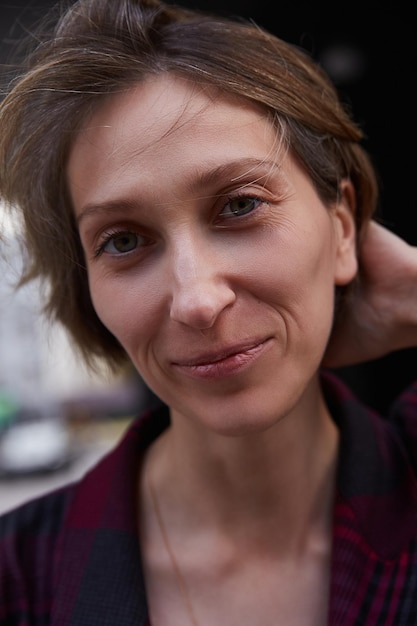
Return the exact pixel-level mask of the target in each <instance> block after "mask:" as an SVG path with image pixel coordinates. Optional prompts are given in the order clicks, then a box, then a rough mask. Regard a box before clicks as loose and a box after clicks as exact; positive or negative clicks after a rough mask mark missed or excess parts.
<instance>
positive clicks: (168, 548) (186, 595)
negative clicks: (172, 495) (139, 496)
mask: <svg viewBox="0 0 417 626" xmlns="http://www.w3.org/2000/svg"><path fill="white" fill-rule="evenodd" d="M147 478H148V480H147V483H148V489H149V494H150V496H151V502H152V506H153V509H154V512H155V516H156V519H157V521H158V526H159V530H160V532H161V535H162V539H163V542H164V546H165V549H166V551H167V553H168V556H169V560H170V561H171V566H172V569H173V572H174V575H175V578H176V579H177V583H178V587H179V588H180V592H181V595H182V597H183V600H184V603H185V606H186V609H187V612H188V616H189V618H190V622H191V623H192V625H193V626H199V623H198V621H197V618H196V616H195V612H194V609H193V605H192V602H191V598H190V592H189V591H188V587H187V583H186V581H185V578H184V576H183V575H182V573H181V570H180V567H179V565H178V562H177V559H176V558H175V554H174V551H173V550H172V548H171V544H170V543H169V539H168V533H167V531H166V529H165V524H164V520H163V518H162V514H161V509H160V507H159V502H158V498H157V496H156V491H155V489H154V488H153V485H152V481H151V479H150V476H149V473H148V477H147Z"/></svg>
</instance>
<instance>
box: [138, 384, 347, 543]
mask: <svg viewBox="0 0 417 626" xmlns="http://www.w3.org/2000/svg"><path fill="white" fill-rule="evenodd" d="M306 404H307V405H308V407H309V409H308V411H303V410H302V408H299V409H298V410H295V411H294V412H292V413H291V414H288V415H287V416H285V417H284V418H281V419H280V420H278V421H277V422H276V423H275V425H274V426H273V427H271V428H269V429H267V430H266V431H263V432H259V433H251V434H250V435H242V436H237V437H224V436H222V435H218V434H216V433H213V432H207V430H204V429H203V428H201V427H200V426H199V425H196V424H195V423H194V422H193V421H191V420H189V419H186V418H183V417H182V416H180V415H177V414H175V413H174V414H173V418H172V426H171V427H170V429H169V430H168V431H167V432H166V433H165V434H164V435H162V436H161V437H160V438H159V439H158V440H157V441H156V443H155V444H154V445H153V446H152V448H151V450H150V452H149V454H148V457H147V460H146V468H145V473H148V475H149V476H151V479H152V482H153V484H154V486H155V489H156V490H157V492H158V495H159V498H160V499H161V501H162V502H163V504H164V510H165V512H166V515H169V518H170V519H169V520H168V523H169V524H170V527H171V528H175V527H177V528H183V529H187V531H188V532H189V531H193V532H199V533H200V532H204V529H207V528H217V529H219V530H220V532H222V531H224V532H228V530H229V529H234V531H233V533H234V537H235V539H236V541H237V542H238V541H239V539H240V534H241V538H242V541H244V542H245V549H246V550H247V549H248V538H249V539H250V538H252V539H253V541H254V545H255V544H256V549H257V550H258V551H259V545H260V542H262V541H263V540H264V541H265V542H267V541H268V539H269V537H274V540H275V546H276V548H277V549H281V550H293V551H303V550H304V549H305V547H306V545H307V544H308V543H309V542H310V540H311V538H312V537H313V538H316V537H323V536H327V535H328V534H329V533H330V528H329V524H330V523H331V511H332V505H333V493H334V479H335V471H336V459H337V445H338V434H337V429H336V427H335V425H334V424H333V422H332V420H331V418H330V415H329V414H328V411H327V408H326V407H325V404H324V401H323V399H322V397H321V394H318V396H317V398H316V401H315V402H314V403H313V404H312V403H311V397H310V398H309V401H308V403H306ZM272 527H273V528H274V532H273V533H271V532H268V530H269V529H270V528H272ZM280 539H281V541H280ZM279 546H280V548H279ZM265 549H267V550H269V549H270V546H268V545H265Z"/></svg>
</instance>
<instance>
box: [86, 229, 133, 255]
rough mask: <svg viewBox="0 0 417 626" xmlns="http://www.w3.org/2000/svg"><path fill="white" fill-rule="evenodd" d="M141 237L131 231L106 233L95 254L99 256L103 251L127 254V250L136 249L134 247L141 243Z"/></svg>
mask: <svg viewBox="0 0 417 626" xmlns="http://www.w3.org/2000/svg"><path fill="white" fill-rule="evenodd" d="M142 239H143V238H142V237H140V236H139V235H137V234H136V233H134V232H131V231H122V232H117V233H107V234H106V235H105V240H104V241H103V242H102V243H101V244H100V246H99V248H98V249H97V251H96V256H99V255H100V254H102V253H103V252H106V253H107V254H113V255H120V254H127V253H128V252H132V251H133V250H136V248H137V247H138V246H139V245H141V243H142Z"/></svg>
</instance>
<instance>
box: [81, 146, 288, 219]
mask: <svg viewBox="0 0 417 626" xmlns="http://www.w3.org/2000/svg"><path fill="white" fill-rule="evenodd" d="M280 170H281V164H280V163H278V162H276V161H273V160H266V159H264V160H260V159H256V158H252V157H250V158H249V157H248V158H243V159H237V160H235V161H230V162H227V163H224V164H221V165H218V166H216V167H214V168H212V169H209V170H207V168H206V167H204V170H203V171H201V172H199V171H198V170H194V171H193V172H192V174H190V175H189V176H187V178H188V179H189V181H188V183H187V184H186V189H187V191H188V192H189V193H192V194H194V193H197V192H198V191H199V190H200V189H201V188H202V187H205V186H210V185H212V184H214V183H216V182H217V181H218V180H219V179H229V180H230V183H238V182H239V180H242V187H245V186H246V185H250V184H253V183H255V182H258V181H260V180H263V179H267V178H268V177H269V176H271V174H272V173H274V174H277V173H279V172H280ZM134 208H137V205H136V203H135V202H132V201H131V200H125V199H122V198H120V199H114V200H109V201H104V202H99V203H88V204H86V205H85V206H84V207H83V208H82V209H81V211H80V213H79V215H78V216H77V218H76V223H77V225H78V226H79V225H80V223H81V222H82V221H83V220H84V219H86V218H87V217H89V216H90V215H94V214H111V213H115V212H119V211H120V210H125V211H131V210H133V209H134Z"/></svg>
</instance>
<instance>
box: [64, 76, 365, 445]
mask: <svg viewBox="0 0 417 626" xmlns="http://www.w3.org/2000/svg"><path fill="white" fill-rule="evenodd" d="M67 173H68V184H69V189H70V193H71V197H72V200H73V205H74V209H75V213H76V217H77V220H78V224H79V230H80V236H81V241H82V244H83V247H84V250H85V257H86V262H87V269H88V276H89V285H90V290H91V296H92V300H93V303H94V306H95V309H96V311H97V314H98V316H99V317H100V319H101V320H102V322H103V323H104V324H105V326H107V328H108V329H109V330H110V331H111V332H112V333H113V334H114V335H115V337H117V339H118V340H119V342H120V343H121V345H122V346H123V347H124V348H125V350H126V352H127V353H128V355H129V356H130V358H131V360H132V361H133V363H134V365H135V366H136V368H137V370H138V371H139V373H140V374H141V376H142V377H143V379H144V380H145V381H146V382H147V384H148V385H149V386H150V387H151V388H152V389H153V390H154V391H155V392H156V394H157V395H159V397H160V398H161V399H162V400H164V401H165V402H166V403H167V404H168V405H170V407H171V410H172V415H173V417H175V416H177V419H180V418H184V417H186V418H191V419H193V420H195V421H196V422H197V423H199V424H200V425H203V426H206V427H208V428H211V429H213V430H214V431H217V432H222V433H227V434H233V433H241V432H246V431H248V430H252V429H257V428H258V429H259V428H260V429H263V428H266V427H267V426H269V425H271V424H272V423H274V422H275V421H277V420H278V419H280V418H281V417H282V416H283V415H286V414H287V413H288V412H289V411H291V410H292V409H294V408H296V407H298V406H302V405H303V402H304V401H305V399H306V398H307V397H308V396H309V390H310V389H311V386H312V381H313V380H316V373H317V368H318V367H319V364H320V361H321V359H322V355H323V351H324V350H325V346H326V343H327V340H328V337H329V333H330V329H331V324H332V317H333V304H334V287H335V285H342V284H345V283H347V282H349V281H350V280H351V279H352V278H353V276H354V274H355V272H356V260H355V252H354V232H353V231H354V226H353V222H352V218H351V213H350V210H349V207H348V198H349V189H348V188H349V185H348V184H346V185H345V186H344V190H345V192H344V193H343V194H342V197H341V200H340V203H338V204H337V206H335V207H332V208H331V209H329V208H326V207H325V206H324V205H323V203H322V202H321V201H320V199H319V197H318V196H317V194H316V192H315V190H314V188H313V186H312V184H311V182H310V180H309V178H308V177H307V176H306V174H305V173H304V171H303V170H302V169H301V168H300V167H299V166H298V165H297V162H296V161H295V160H294V159H293V158H292V157H291V155H290V154H289V153H288V152H286V151H285V149H284V148H283V147H282V146H281V147H280V144H279V139H278V138H277V134H276V130H275V129H274V128H273V126H272V125H271V123H270V122H269V121H268V119H267V117H266V116H265V114H264V113H263V112H262V111H261V110H260V109H258V108H257V107H255V105H250V104H249V103H244V102H241V101H238V100H234V99H232V98H224V97H220V96H219V95H218V94H217V93H216V92H214V91H213V90H211V89H210V88H199V87H198V86H195V85H191V84H190V83H188V82H186V81H184V80H181V79H178V78H174V77H170V76H169V75H168V76H167V75H165V76H159V77H153V78H149V79H148V80H147V82H145V83H142V84H139V85H138V86H137V87H135V88H132V89H131V90H130V91H127V92H124V93H121V94H117V95H114V96H111V97H109V98H108V100H106V101H105V102H104V103H103V104H102V105H101V107H99V108H98V109H97V110H96V111H95V113H94V114H93V115H92V117H91V118H90V119H89V120H88V122H87V123H86V124H85V125H84V128H83V129H82V130H81V132H80V133H79V134H78V136H77V138H76V140H75V142H74V144H73V148H72V151H71V154H70V159H69V163H68V172H67Z"/></svg>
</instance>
